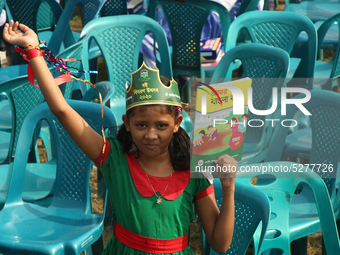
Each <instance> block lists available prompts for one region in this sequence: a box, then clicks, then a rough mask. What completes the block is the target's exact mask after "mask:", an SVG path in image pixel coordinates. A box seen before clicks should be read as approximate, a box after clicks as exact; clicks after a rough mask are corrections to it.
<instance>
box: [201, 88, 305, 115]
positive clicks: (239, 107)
mask: <svg viewBox="0 0 340 255" xmlns="http://www.w3.org/2000/svg"><path fill="white" fill-rule="evenodd" d="M204 85H205V86H207V87H208V86H209V85H207V84H204ZM208 88H210V89H211V90H212V91H213V92H214V93H215V94H216V95H217V96H218V93H217V92H216V90H215V89H214V88H212V87H211V86H209V87H208ZM219 88H224V89H229V90H230V91H231V93H232V95H233V113H234V114H244V95H243V92H242V90H241V89H240V88H239V87H237V86H234V85H231V84H221V85H219ZM199 89H202V90H204V91H205V92H206V93H207V94H208V95H210V96H211V97H212V98H213V95H212V94H211V93H210V92H209V91H208V90H207V89H205V88H202V87H200V88H199ZM290 93H303V94H305V95H306V97H304V98H298V99H296V98H287V94H290ZM277 95H278V93H277V88H272V99H273V100H272V106H271V107H270V109H268V110H257V109H255V107H254V104H253V89H252V88H251V87H250V88H248V108H249V111H250V112H252V113H253V114H256V115H270V114H272V113H274V112H275V110H276V109H277V106H278V96H277ZM218 98H219V100H221V99H220V97H219V96H218ZM310 98H311V94H310V91H309V90H307V89H304V88H281V115H286V109H287V105H289V104H295V105H296V107H298V108H299V109H300V111H301V112H303V114H304V115H312V114H311V113H310V112H309V111H308V110H307V109H306V108H305V107H304V106H303V105H302V104H303V103H306V102H308V101H309V100H310ZM213 100H215V99H214V98H213ZM201 102H202V104H201V113H202V115H206V114H207V95H206V94H202V98H201ZM220 104H221V105H222V101H220Z"/></svg>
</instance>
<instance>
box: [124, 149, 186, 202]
mask: <svg viewBox="0 0 340 255" xmlns="http://www.w3.org/2000/svg"><path fill="white" fill-rule="evenodd" d="M125 155H126V158H127V161H128V165H129V170H130V174H131V177H132V181H133V183H134V185H135V187H136V189H137V191H138V193H139V194H140V195H142V196H143V197H152V196H154V195H155V193H154V192H153V190H152V188H151V186H150V183H149V181H148V179H147V178H146V175H145V172H144V170H143V169H142V168H141V167H140V165H139V164H138V162H137V160H136V159H135V157H134V155H133V154H132V153H125ZM148 176H149V180H150V182H151V184H152V186H153V188H154V190H155V191H156V192H158V193H159V194H160V195H161V194H162V193H163V192H164V189H165V187H166V185H167V184H168V182H169V178H170V177H155V176H152V175H148ZM189 181H190V169H188V170H182V171H175V172H174V173H173V174H172V177H171V180H170V183H169V186H168V188H167V189H166V191H165V193H164V195H163V196H162V197H164V198H165V199H167V200H175V199H176V198H177V197H179V196H180V195H181V194H182V192H183V191H184V190H185V188H186V187H187V185H188V183H189Z"/></svg>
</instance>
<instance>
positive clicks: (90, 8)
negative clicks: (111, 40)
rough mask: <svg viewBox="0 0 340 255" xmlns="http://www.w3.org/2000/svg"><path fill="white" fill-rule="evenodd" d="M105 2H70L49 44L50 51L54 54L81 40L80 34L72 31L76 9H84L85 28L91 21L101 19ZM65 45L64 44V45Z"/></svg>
mask: <svg viewBox="0 0 340 255" xmlns="http://www.w3.org/2000/svg"><path fill="white" fill-rule="evenodd" d="M104 3H105V1H104V0H70V1H67V4H66V6H65V8H64V10H63V12H62V14H61V16H60V19H59V20H58V23H57V26H56V28H55V30H54V32H53V34H52V36H51V39H50V43H49V44H48V46H49V48H50V50H51V51H52V52H53V53H54V54H58V53H59V52H60V51H62V50H64V49H66V48H68V47H70V46H71V45H73V44H74V43H75V42H77V41H78V40H79V38H80V32H74V31H71V28H70V24H69V21H70V20H71V18H72V15H73V12H74V10H75V8H76V7H77V6H78V5H80V6H81V7H82V10H83V11H82V17H81V20H82V26H83V27H84V26H85V25H86V24H87V23H88V22H89V21H91V20H93V19H96V18H98V17H99V13H100V10H101V9H102V7H103V5H104ZM62 43H64V44H62Z"/></svg>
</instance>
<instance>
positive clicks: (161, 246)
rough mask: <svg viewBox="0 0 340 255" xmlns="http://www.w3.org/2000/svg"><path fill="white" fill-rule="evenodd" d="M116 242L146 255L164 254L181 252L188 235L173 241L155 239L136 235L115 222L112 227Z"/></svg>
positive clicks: (185, 246)
mask: <svg viewBox="0 0 340 255" xmlns="http://www.w3.org/2000/svg"><path fill="white" fill-rule="evenodd" d="M114 235H115V237H116V238H117V240H118V241H119V242H121V243H123V244H125V245H126V246H129V247H130V248H133V249H136V250H139V251H144V252H148V253H155V254H164V253H174V252H180V251H183V250H184V249H185V248H187V246H188V233H187V234H186V235H184V236H181V237H178V238H174V239H155V238H149V237H145V236H141V235H137V234H135V233H133V232H131V231H130V230H127V229H126V228H124V227H123V226H121V225H119V224H118V223H117V222H116V223H115V226H114Z"/></svg>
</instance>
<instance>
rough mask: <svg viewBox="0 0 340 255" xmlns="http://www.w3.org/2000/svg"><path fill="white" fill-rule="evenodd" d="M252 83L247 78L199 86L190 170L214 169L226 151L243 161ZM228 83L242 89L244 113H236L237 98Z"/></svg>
mask: <svg viewBox="0 0 340 255" xmlns="http://www.w3.org/2000/svg"><path fill="white" fill-rule="evenodd" d="M251 82H252V80H251V79H249V78H244V79H240V80H236V81H230V82H225V83H219V84H214V85H211V86H209V87H207V86H205V85H202V86H199V87H197V89H196V104H195V115H194V121H193V122H194V129H193V134H192V137H193V139H192V149H191V171H193V172H198V171H203V172H204V171H206V170H209V169H211V167H212V166H215V163H214V161H215V160H216V159H217V158H218V157H219V156H220V155H223V154H228V155H230V156H232V157H234V158H235V159H236V160H237V161H240V160H241V158H242V151H243V141H244V135H245V132H246V125H247V117H248V114H247V113H248V98H247V94H248V88H250V87H251ZM226 85H227V86H230V85H232V86H235V87H237V88H238V89H240V90H241V91H242V93H243V95H244V96H243V97H244V104H242V107H243V111H242V112H243V113H242V114H236V113H235V114H234V109H233V106H234V98H235V97H234V96H233V94H232V92H231V90H230V89H229V88H226V87H227V86H226ZM216 93H217V94H216ZM217 95H218V96H217ZM237 112H239V111H237Z"/></svg>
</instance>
